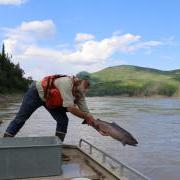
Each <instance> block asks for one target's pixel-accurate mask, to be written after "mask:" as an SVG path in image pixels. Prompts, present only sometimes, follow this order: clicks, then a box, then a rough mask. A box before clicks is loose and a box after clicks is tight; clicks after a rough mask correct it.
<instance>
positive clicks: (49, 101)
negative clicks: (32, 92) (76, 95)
mask: <svg viewBox="0 0 180 180" xmlns="http://www.w3.org/2000/svg"><path fill="white" fill-rule="evenodd" d="M61 77H66V75H52V76H46V77H44V78H43V80H42V81H41V85H42V87H43V90H44V99H45V103H46V106H47V107H48V108H55V107H59V106H62V104H63V99H62V97H61V93H60V91H59V90H58V88H57V87H55V85H54V80H55V79H57V78H61Z"/></svg>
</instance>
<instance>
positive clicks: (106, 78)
mask: <svg viewBox="0 0 180 180" xmlns="http://www.w3.org/2000/svg"><path fill="white" fill-rule="evenodd" d="M91 77H92V79H93V80H94V82H95V84H94V85H92V87H91V89H90V91H89V93H88V95H89V96H106V95H109V96H112V95H122V96H153V95H163V96H180V69H178V70H173V71H160V70H157V69H151V68H143V67H138V66H130V65H122V66H115V67H109V68H106V69H103V70H101V71H98V72H96V73H92V74H91Z"/></svg>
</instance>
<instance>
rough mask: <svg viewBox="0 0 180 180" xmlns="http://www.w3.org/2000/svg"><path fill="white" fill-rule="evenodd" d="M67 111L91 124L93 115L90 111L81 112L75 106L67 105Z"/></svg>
mask: <svg viewBox="0 0 180 180" xmlns="http://www.w3.org/2000/svg"><path fill="white" fill-rule="evenodd" d="M67 111H68V112H70V113H72V114H74V115H75V116H77V117H79V118H81V119H84V120H85V121H86V122H87V124H89V125H92V123H93V122H94V121H95V119H94V117H93V116H92V115H91V114H90V113H86V112H83V111H81V110H80V109H78V108H77V107H67Z"/></svg>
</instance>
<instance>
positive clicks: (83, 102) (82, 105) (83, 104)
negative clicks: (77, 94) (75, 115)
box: [76, 97, 89, 113]
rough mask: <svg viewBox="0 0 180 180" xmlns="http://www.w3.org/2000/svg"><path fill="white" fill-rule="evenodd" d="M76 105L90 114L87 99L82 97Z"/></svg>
mask: <svg viewBox="0 0 180 180" xmlns="http://www.w3.org/2000/svg"><path fill="white" fill-rule="evenodd" d="M76 104H77V106H78V107H79V109H80V110H81V111H83V112H86V113H89V109H88V106H87V103H86V99H85V97H81V98H80V99H79V100H78V102H77V103H76Z"/></svg>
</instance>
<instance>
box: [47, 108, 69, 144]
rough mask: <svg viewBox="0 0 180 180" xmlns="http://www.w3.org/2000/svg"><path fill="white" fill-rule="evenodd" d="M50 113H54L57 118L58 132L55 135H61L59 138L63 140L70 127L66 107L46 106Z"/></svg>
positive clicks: (53, 115)
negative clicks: (50, 107)
mask: <svg viewBox="0 0 180 180" xmlns="http://www.w3.org/2000/svg"><path fill="white" fill-rule="evenodd" d="M45 108H46V109H47V110H48V111H49V113H50V114H51V115H52V117H53V118H54V119H55V120H56V122H57V125H56V133H55V135H56V136H58V137H59V139H60V140H61V141H62V142H63V141H64V138H65V136H66V133H67V127H68V121H69V119H68V117H67V114H66V108H64V107H58V108H52V109H49V108H47V107H45Z"/></svg>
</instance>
